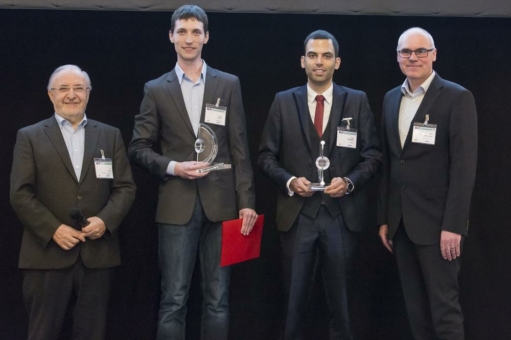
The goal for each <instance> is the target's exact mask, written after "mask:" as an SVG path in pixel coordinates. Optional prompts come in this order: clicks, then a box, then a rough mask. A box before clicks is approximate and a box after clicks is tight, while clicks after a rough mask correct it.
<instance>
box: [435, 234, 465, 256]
mask: <svg viewBox="0 0 511 340" xmlns="http://www.w3.org/2000/svg"><path fill="white" fill-rule="evenodd" d="M440 251H441V252H442V257H443V258H444V260H449V261H452V260H455V259H456V258H457V257H460V256H461V235H460V234H456V233H451V232H450V231H447V230H442V233H441V234H440Z"/></svg>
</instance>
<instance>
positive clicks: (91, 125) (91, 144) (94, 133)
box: [80, 120, 112, 182]
mask: <svg viewBox="0 0 511 340" xmlns="http://www.w3.org/2000/svg"><path fill="white" fill-rule="evenodd" d="M98 136H99V128H98V124H97V122H95V121H93V120H89V121H88V123H87V125H85V143H84V146H83V148H84V150H83V162H82V172H81V174H80V182H81V181H82V180H83V179H84V178H85V175H86V174H87V171H89V167H90V163H91V162H92V159H93V158H94V151H95V150H96V144H97V143H98ZM96 156H97V157H99V156H100V155H96ZM105 157H107V158H110V157H112V155H105Z"/></svg>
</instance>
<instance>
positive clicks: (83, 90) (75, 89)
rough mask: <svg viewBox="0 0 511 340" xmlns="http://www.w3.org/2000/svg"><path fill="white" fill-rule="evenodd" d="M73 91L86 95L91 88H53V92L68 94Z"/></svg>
mask: <svg viewBox="0 0 511 340" xmlns="http://www.w3.org/2000/svg"><path fill="white" fill-rule="evenodd" d="M71 89H73V91H74V92H75V93H84V92H85V91H89V90H90V87H85V86H61V87H54V88H51V89H50V90H51V91H55V90H57V91H59V92H60V93H67V92H69V90H71Z"/></svg>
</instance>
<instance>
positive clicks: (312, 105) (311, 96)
mask: <svg viewBox="0 0 511 340" xmlns="http://www.w3.org/2000/svg"><path fill="white" fill-rule="evenodd" d="M318 94H322V95H323V97H325V102H324V103H325V106H324V111H323V131H325V128H326V126H327V124H328V119H329V118H330V111H331V110H332V100H333V97H334V85H333V84H330V87H329V88H328V89H327V90H326V91H325V92H323V93H316V92H314V90H313V89H312V88H311V87H310V86H309V84H307V103H308V104H309V113H310V115H311V119H312V122H314V116H316V105H317V101H316V96H317V95H318Z"/></svg>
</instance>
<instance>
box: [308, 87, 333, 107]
mask: <svg viewBox="0 0 511 340" xmlns="http://www.w3.org/2000/svg"><path fill="white" fill-rule="evenodd" d="M318 94H320V93H316V92H315V91H314V90H313V89H312V88H311V87H310V86H309V84H307V100H308V102H309V103H313V102H314V101H315V100H316V96H317V95H318ZM321 94H322V95H323V97H325V101H326V102H327V103H328V104H332V97H333V95H334V83H332V84H330V87H329V88H328V89H326V91H325V92H323V93H321Z"/></svg>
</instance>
